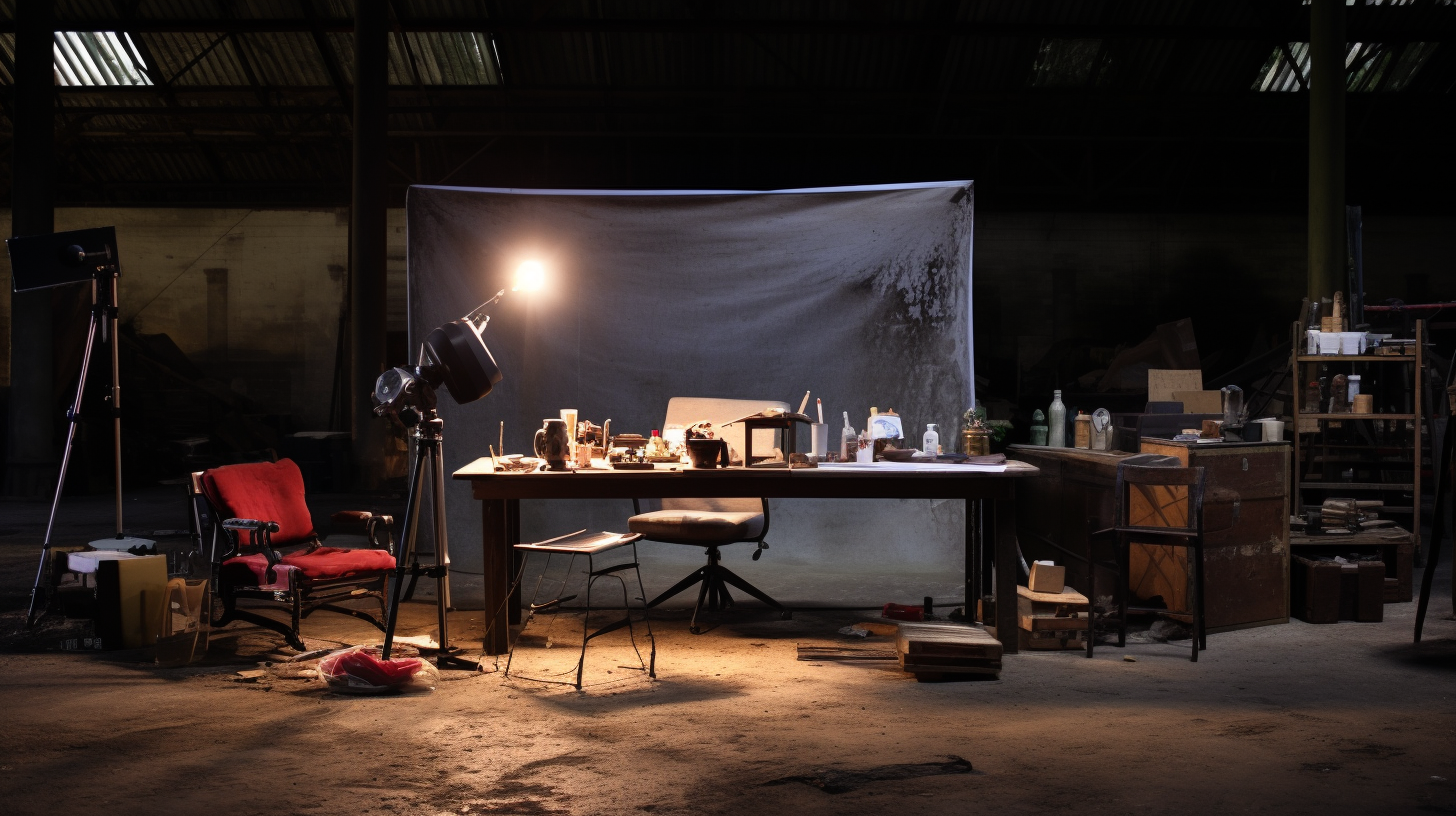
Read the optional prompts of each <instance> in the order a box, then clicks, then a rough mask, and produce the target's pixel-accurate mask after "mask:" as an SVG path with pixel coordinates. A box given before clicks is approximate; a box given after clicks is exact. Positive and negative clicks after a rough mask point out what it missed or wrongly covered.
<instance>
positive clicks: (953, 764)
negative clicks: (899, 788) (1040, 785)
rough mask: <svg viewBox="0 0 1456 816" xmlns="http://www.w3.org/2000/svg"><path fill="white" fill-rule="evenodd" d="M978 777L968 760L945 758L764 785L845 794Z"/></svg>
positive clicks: (818, 774) (828, 770)
mask: <svg viewBox="0 0 1456 816" xmlns="http://www.w3.org/2000/svg"><path fill="white" fill-rule="evenodd" d="M975 773H980V772H979V771H976V770H975V769H973V768H972V767H971V763H970V760H967V759H962V758H961V757H958V756H948V757H946V761H944V762H921V763H914V764H903V765H881V766H879V767H877V768H867V769H865V770H862V771H843V770H839V769H837V768H826V769H824V770H820V771H814V772H812V773H807V774H797V775H794V776H782V777H779V778H778V779H771V780H769V781H768V782H765V783H763V784H764V785H766V786H767V785H787V784H790V783H793V782H800V783H803V784H805V785H810V786H812V787H815V788H818V789H820V790H822V791H824V792H825V793H848V792H849V791H852V790H854V789H855V788H858V787H861V786H863V785H866V784H869V783H870V782H889V781H894V780H898V779H916V778H919V777H924V776H947V775H952V774H975Z"/></svg>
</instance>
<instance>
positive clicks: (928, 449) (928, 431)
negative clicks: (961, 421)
mask: <svg viewBox="0 0 1456 816" xmlns="http://www.w3.org/2000/svg"><path fill="white" fill-rule="evenodd" d="M920 450H921V451H923V452H925V453H929V454H931V455H934V454H937V453H939V452H940V431H938V430H936V427H935V423H933V422H932V423H930V424H929V425H926V426H925V440H924V444H923V445H921V447H920Z"/></svg>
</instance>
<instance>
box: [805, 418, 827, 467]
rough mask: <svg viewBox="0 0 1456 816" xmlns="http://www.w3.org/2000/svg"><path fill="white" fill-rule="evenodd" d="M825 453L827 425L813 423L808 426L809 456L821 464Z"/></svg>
mask: <svg viewBox="0 0 1456 816" xmlns="http://www.w3.org/2000/svg"><path fill="white" fill-rule="evenodd" d="M827 453H829V425H828V424H826V423H823V422H815V423H814V424H813V425H810V426H809V455H810V456H812V457H813V458H814V461H816V462H822V461H824V455H825V454H827Z"/></svg>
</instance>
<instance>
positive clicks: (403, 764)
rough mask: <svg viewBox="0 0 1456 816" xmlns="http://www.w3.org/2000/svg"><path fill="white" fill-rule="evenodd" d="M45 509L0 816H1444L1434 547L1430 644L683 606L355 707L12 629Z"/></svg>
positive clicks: (81, 518) (309, 692) (318, 631)
mask: <svg viewBox="0 0 1456 816" xmlns="http://www.w3.org/2000/svg"><path fill="white" fill-rule="evenodd" d="M175 491H180V488H176V489H175ZM175 491H168V492H160V493H159V492H157V491H155V490H148V491H141V492H140V493H138V494H133V495H134V496H135V497H134V498H132V497H130V496H129V500H128V505H127V506H128V516H127V517H128V529H129V530H130V531H137V532H143V533H146V532H155V531H158V530H175V529H180V528H184V527H185V518H184V517H182V516H181V501H180V493H179V492H175ZM393 501H394V500H392V499H388V498H383V499H379V500H377V502H371V503H373V504H375V505H376V506H378V507H379V508H380V509H395V508H392V507H391V502H393ZM316 504H318V505H319V507H318V509H320V510H325V509H328V508H329V507H330V506H331V505H333V506H344V505H345V504H348V505H351V506H369V505H370V503H365V504H363V505H361V504H360V502H359V501H355V500H353V499H349V500H347V501H346V500H345V499H344V498H343V497H321V498H320V499H318V500H316ZM63 507H64V508H65V512H64V514H63V519H62V524H63V527H64V529H65V530H66V531H67V532H66V534H65V535H62V536H58V541H60V542H62V543H66V542H67V541H68V540H69V539H76V540H80V541H84V540H87V539H88V538H96V537H101V536H102V535H105V534H106V533H107V532H108V524H109V519H110V512H111V507H110V504H109V502H107V501H106V500H105V499H104V497H102V498H99V499H92V498H84V499H76V500H69V499H68V500H67V502H66V504H65V505H63ZM46 509H47V508H46V506H45V505H44V504H43V503H34V502H7V503H3V504H0V645H3V648H4V652H3V654H0V711H3V712H4V715H3V716H4V721H5V728H4V733H5V735H6V740H5V744H4V746H3V747H0V801H3V802H4V803H5V806H4V809H3V812H4V813H7V814H10V813H14V814H30V813H37V814H38V813H55V812H74V813H108V814H131V813H136V814H142V813H147V814H155V813H188V812H191V813H195V812H205V811H211V812H216V813H227V814H233V813H238V814H253V813H257V814H276V813H281V812H295V811H313V812H319V813H380V814H383V813H401V812H409V813H419V814H443V813H452V814H468V813H518V814H640V813H654V814H658V813H683V814H690V813H715V814H716V813H723V814H727V813H743V812H755V811H762V812H782V811H790V812H798V813H803V814H819V813H823V814H837V813H864V812H893V813H894V814H895V816H912V815H913V814H922V813H923V814H944V813H970V812H983V811H984V812H1001V813H1045V812H1052V811H1076V812H1079V813H1093V814H1100V813H1134V814H1144V813H1146V814H1163V813H1169V812H1177V811H1182V812H1190V813H1230V812H1240V813H1243V812H1277V813H1311V814H1315V813H1456V621H1453V620H1452V618H1451V608H1452V607H1451V587H1450V581H1449V575H1450V572H1449V570H1448V569H1444V568H1443V569H1442V570H1441V574H1440V576H1439V577H1438V580H1437V587H1436V592H1435V593H1434V598H1433V602H1432V614H1431V616H1430V617H1429V618H1428V620H1427V623H1426V636H1425V640H1424V642H1423V643H1421V644H1419V645H1415V644H1412V643H1411V631H1412V625H1413V618H1414V607H1415V604H1414V603H1408V604H1390V605H1387V606H1386V607H1385V614H1386V619H1385V622H1383V623H1379V624H1356V623H1340V624H1333V625H1324V626H1313V625H1309V624H1304V623H1300V622H1297V621H1296V622H1292V623H1290V624H1287V625H1282V626H1271V627H1264V628H1259V629H1251V630H1245V631H1241V632H1232V633H1225V634H1217V635H1213V636H1211V637H1210V639H1209V646H1210V650H1209V651H1208V652H1206V653H1204V654H1203V655H1202V656H1201V657H1200V660H1199V662H1198V663H1196V664H1195V663H1190V662H1189V661H1188V659H1187V643H1186V641H1184V642H1179V641H1175V642H1172V643H1156V642H1138V643H1132V644H1130V645H1129V646H1128V647H1127V648H1125V649H1118V648H1115V647H1111V646H1108V647H1105V648H1101V649H1099V650H1098V655H1097V657H1096V658H1095V659H1093V660H1087V659H1085V658H1083V657H1082V656H1081V654H1080V653H1077V652H1066V653H1042V654H1022V655H1015V656H1008V657H1007V658H1006V660H1005V668H1004V670H1003V671H1002V674H1001V677H1000V679H999V680H996V681H979V682H951V683H919V682H916V681H915V680H914V679H913V678H912V677H910V676H908V675H905V674H902V673H901V672H899V671H898V670H897V669H896V668H895V666H894V665H893V664H892V663H891V664H886V663H883V662H861V663H854V664H834V663H811V662H801V661H798V660H796V646H797V645H798V644H801V643H835V642H843V641H844V640H845V638H843V637H842V636H840V635H838V634H837V633H836V632H837V630H838V629H839V628H840V627H842V626H845V625H847V624H850V623H853V622H855V621H856V620H861V619H865V618H867V617H868V616H870V615H871V614H872V613H866V612H855V611H833V610H807V611H799V612H798V613H796V614H795V616H794V618H793V620H789V621H783V620H779V619H778V618H777V616H775V615H773V614H770V613H768V612H767V611H764V610H762V609H761V608H756V607H755V606H754V605H750V604H745V605H744V606H743V607H742V608H740V609H738V610H735V611H734V612H733V613H731V614H729V615H727V616H725V617H724V618H722V622H721V624H720V625H718V626H717V627H716V628H713V629H712V630H711V631H710V632H708V633H706V634H703V635H700V636H693V635H690V634H688V633H687V623H686V617H687V614H686V612H685V611H684V610H682V609H681V608H676V609H670V610H667V611H666V612H665V613H664V615H663V616H662V617H660V618H657V619H655V620H654V622H653V624H654V625H653V631H654V632H655V633H656V645H657V674H658V677H657V679H656V680H650V679H648V678H646V677H644V676H642V673H641V672H638V671H634V670H631V669H626V668H622V666H624V665H627V664H631V663H634V662H635V661H634V659H633V658H634V656H633V653H632V652H631V648H630V644H629V642H628V641H627V639H626V637H625V634H617V635H612V636H610V637H608V638H604V639H602V640H601V641H594V642H593V644H592V646H591V648H590V649H589V651H588V658H587V659H588V664H587V672H586V682H587V683H588V688H587V689H586V690H585V691H583V692H577V691H575V690H574V689H571V688H569V687H566V686H557V685H547V684H543V683H539V682H534V681H530V680H523V679H515V678H511V679H505V678H503V677H502V673H501V672H500V671H491V672H489V673H485V674H478V673H469V672H459V671H447V672H445V673H444V674H443V675H442V679H441V682H440V683H439V686H438V688H437V690H436V691H434V692H433V693H429V694H423V695H415V696H394V697H386V698H361V697H345V696H339V695H336V694H331V693H328V692H327V691H326V690H325V689H323V688H322V686H321V685H320V684H319V683H318V682H317V681H316V680H312V679H308V678H306V677H300V676H299V675H300V669H301V668H307V665H308V664H300V663H287V662H284V661H285V660H286V658H287V656H288V655H289V654H290V650H288V649H286V648H280V644H279V640H278V638H276V637H275V636H273V635H272V634H270V633H267V632H265V631H261V630H258V629H256V628H255V627H250V626H245V625H239V624H234V625H233V626H230V627H228V628H227V629H225V630H222V631H221V632H218V633H215V636H214V638H213V643H212V647H211V648H210V649H209V652H208V654H207V657H206V659H205V660H204V661H202V662H200V663H197V664H193V665H191V666H188V667H185V668H176V669H161V668H158V667H157V666H156V665H155V664H154V663H153V662H151V660H150V656H149V655H148V654H147V653H145V652H143V651H129V652H128V651H117V652H95V653H69V652H61V651H56V650H54V649H53V648H50V647H52V646H53V645H54V644H55V643H56V642H57V641H58V640H59V636H60V635H61V634H63V633H64V632H66V631H69V630H70V629H71V628H73V627H74V626H76V625H77V624H78V622H76V621H69V622H68V621H66V620H65V619H64V618H61V617H59V616H51V617H49V618H47V620H46V621H45V622H43V624H42V625H41V626H40V627H38V628H37V629H36V630H32V631H29V632H26V631H24V630H23V617H24V611H23V610H24V605H25V601H26V594H27V593H28V590H29V586H30V583H31V579H32V577H33V573H34V566H35V560H36V557H37V555H38V542H39V537H40V528H41V527H42V525H43V523H44V520H45V513H46ZM316 515H317V514H316ZM1446 556H1447V558H1449V556H1450V552H1449V548H1448V550H1447V553H1446ZM745 560H746V559H745ZM768 563H769V562H767V561H763V562H759V563H758V564H755V565H753V566H752V567H745V568H744V574H745V575H748V576H749V577H750V579H752V577H753V576H752V575H751V574H750V572H749V570H750V569H756V570H767V569H770V567H769V566H766V565H768ZM1446 563H1448V564H1449V561H1446ZM861 578H862V577H861ZM824 580H825V581H833V580H837V579H836V578H834V577H833V576H826V577H825V578H824ZM855 580H860V579H859V578H857V579H855ZM894 580H895V578H894V577H893V576H886V581H887V586H891V585H893V584H894ZM913 585H914V579H912V580H909V581H907V582H906V583H905V586H906V587H909V586H913ZM648 589H649V591H651V590H652V587H650V586H649V588H648ZM888 592H889V591H888V590H887V594H888ZM433 614H434V612H433V606H432V605H430V604H427V603H418V604H410V605H408V606H407V607H406V608H405V610H404V616H403V618H404V620H403V623H402V626H403V628H404V634H407V635H427V634H428V633H429V632H430V630H431V628H432V625H433ZM482 617H483V616H482V615H481V613H480V612H478V611H472V610H468V609H467V610H463V611H460V612H456V613H454V615H453V617H452V619H451V620H452V624H451V625H452V633H453V635H454V637H455V640H456V642H462V643H466V644H469V643H470V642H472V641H473V642H477V643H478V638H479V637H480V634H481V622H482ZM579 625H580V619H579V617H577V616H575V615H561V616H557V617H554V618H545V617H543V618H538V619H537V620H536V621H534V622H533V623H532V624H531V626H530V628H528V629H527V632H526V637H525V639H524V640H523V642H524V643H525V644H527V645H528V646H529V647H530V648H529V649H525V648H523V649H521V650H518V655H517V661H518V663H517V665H516V666H514V667H513V672H515V671H526V672H529V673H532V674H541V673H546V672H559V671H563V670H569V668H570V666H571V665H572V664H573V662H574V657H575V652H574V644H577V643H579V641H578V640H576V639H575V638H576V637H579V635H573V631H574V630H576V627H578V626H579ZM305 634H306V635H307V636H308V638H309V645H310V646H311V647H312V646H318V647H327V646H332V645H335V644H340V643H363V642H370V641H377V640H378V633H377V632H376V631H375V630H372V629H370V628H369V627H368V626H367V625H364V624H362V623H360V622H358V621H355V620H352V619H348V618H342V617H341V616H336V615H327V614H323V613H321V614H319V615H318V616H315V617H314V618H313V619H310V620H309V621H308V622H306V624H305ZM548 638H549V639H550V641H551V643H552V644H553V648H550V649H548V648H545V644H546V642H547V640H548ZM646 642H647V641H646V639H645V637H643V636H641V634H640V633H639V645H640V646H643V647H644V648H645V646H646ZM855 642H856V643H866V642H865V641H858V640H857V641H855ZM868 643H869V644H873V643H875V641H874V640H871V641H869V642H868ZM881 643H882V645H885V646H888V643H887V642H885V641H883V640H882V641H881ZM1128 658H1131V660H1128ZM488 662H489V663H491V664H492V665H491V666H488V667H489V668H494V665H493V664H494V661H488ZM260 663H266V664H269V665H265V666H263V670H264V673H263V674H262V675H261V676H257V677H251V678H249V677H243V676H240V675H239V674H238V672H239V671H240V670H250V669H256V668H258V667H259V664H260Z"/></svg>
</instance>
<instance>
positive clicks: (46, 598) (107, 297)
mask: <svg viewBox="0 0 1456 816" xmlns="http://www.w3.org/2000/svg"><path fill="white" fill-rule="evenodd" d="M71 249H74V250H79V249H80V248H79V247H72V248H71ZM78 257H79V258H80V259H81V260H83V262H84V261H99V263H97V264H96V266H95V267H94V269H93V270H92V273H91V326H90V328H89V329H88V330H87V332H86V351H85V353H84V355H82V357H81V379H80V380H79V381H77V383H76V398H75V399H74V400H72V401H71V407H70V409H69V410H67V411H66V419H67V421H69V422H70V423H71V424H70V427H69V428H68V429H67V430H66V449H65V452H64V453H63V454H62V455H61V474H60V476H59V477H58V478H57V479H56V493H55V497H54V498H53V499H51V515H50V519H49V520H47V521H46V532H45V541H44V543H42V544H41V552H40V566H39V567H38V568H37V569H36V571H35V584H34V586H32V587H31V590H30V611H29V613H28V614H27V616H26V619H25V622H26V625H27V626H34V625H35V622H36V620H38V619H39V618H40V616H41V614H42V613H44V612H45V609H46V607H47V606H48V605H49V603H50V591H49V590H50V588H49V587H48V586H47V582H46V572H47V568H48V567H50V566H51V535H52V533H54V532H55V528H56V510H57V508H59V507H60V504H61V491H62V490H63V489H64V488H65V486H66V470H67V469H68V468H69V467H70V464H71V451H73V450H74V449H75V445H76V425H77V423H79V422H80V421H81V399H82V397H84V396H85V394H86V376H87V374H89V373H90V369H91V351H92V350H93V349H94V348H95V347H96V336H97V334H100V335H101V342H103V343H106V344H108V345H110V346H111V393H110V394H109V395H108V396H107V401H108V402H110V403H111V422H112V436H113V444H114V445H115V451H114V454H115V455H114V459H115V468H116V539H115V542H116V543H114V544H111V548H113V549H127V547H122V546H118V545H119V544H131V545H132V546H137V545H143V546H144V545H148V544H151V543H152V542H151V541H148V540H145V539H140V538H138V539H128V538H127V537H126V534H125V533H123V532H122V526H121V385H120V382H121V379H120V378H121V362H120V359H121V353H120V350H119V348H118V338H117V336H116V324H117V316H116V313H117V301H116V279H117V276H118V275H119V273H120V268H119V267H118V265H117V263H116V261H115V258H114V256H113V254H112V248H111V247H110V246H108V247H106V248H105V249H103V250H101V251H99V252H79V253H78ZM108 543H110V542H108Z"/></svg>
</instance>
